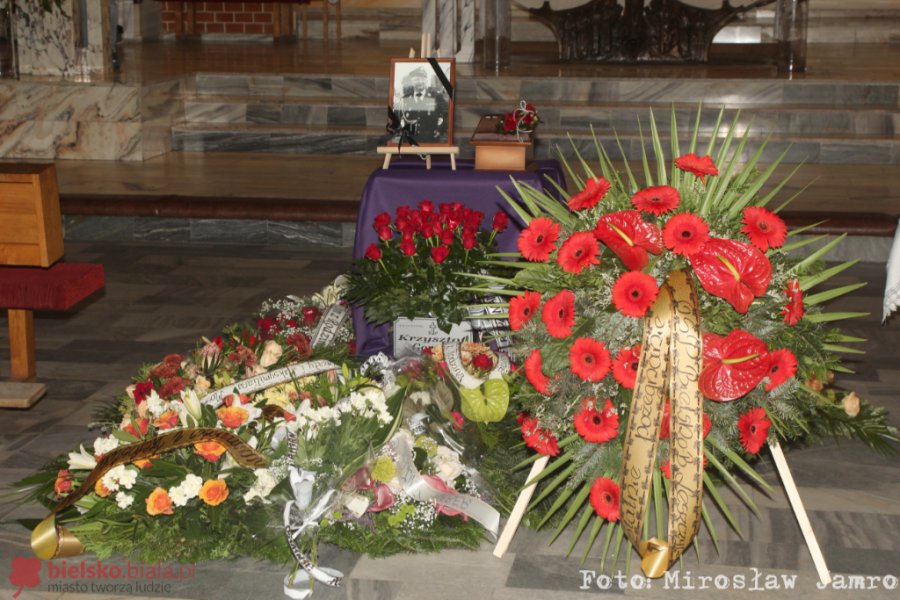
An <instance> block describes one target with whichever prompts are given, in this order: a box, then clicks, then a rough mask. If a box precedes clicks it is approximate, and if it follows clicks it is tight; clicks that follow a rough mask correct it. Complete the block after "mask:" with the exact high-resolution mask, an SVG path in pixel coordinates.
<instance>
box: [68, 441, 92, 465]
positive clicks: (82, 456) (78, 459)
mask: <svg viewBox="0 0 900 600" xmlns="http://www.w3.org/2000/svg"><path fill="white" fill-rule="evenodd" d="M79 448H80V450H79V451H78V452H69V468H70V469H93V468H94V467H96V466H97V459H96V458H94V455H93V454H91V453H90V452H88V451H87V450H85V449H84V444H82V445H81V446H80V447H79Z"/></svg>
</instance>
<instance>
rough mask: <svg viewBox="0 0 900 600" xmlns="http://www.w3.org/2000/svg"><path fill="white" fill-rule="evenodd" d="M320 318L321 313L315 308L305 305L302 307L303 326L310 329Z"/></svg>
mask: <svg viewBox="0 0 900 600" xmlns="http://www.w3.org/2000/svg"><path fill="white" fill-rule="evenodd" d="M321 316H322V311H321V310H319V308H318V307H317V306H310V305H306V306H304V307H303V324H304V325H306V326H307V327H312V326H313V325H315V324H316V322H317V321H318V320H319V317H321Z"/></svg>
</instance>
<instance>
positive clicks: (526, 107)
mask: <svg viewBox="0 0 900 600" xmlns="http://www.w3.org/2000/svg"><path fill="white" fill-rule="evenodd" d="M540 122H541V118H540V117H539V116H538V112H537V109H536V108H535V107H534V106H533V105H531V104H528V103H527V102H525V101H524V100H522V101H521V102H520V103H519V106H518V107H516V109H515V110H514V111H512V112H509V113H506V114H505V115H503V118H502V119H500V122H498V123H497V132H498V133H503V134H508V135H516V136H519V135H521V134H523V133H531V132H533V131H534V130H535V128H536V127H537V125H538V123H540Z"/></svg>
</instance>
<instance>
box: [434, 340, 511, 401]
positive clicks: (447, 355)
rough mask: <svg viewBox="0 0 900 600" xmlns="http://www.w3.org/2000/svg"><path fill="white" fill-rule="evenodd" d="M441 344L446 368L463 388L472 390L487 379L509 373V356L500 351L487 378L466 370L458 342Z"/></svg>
mask: <svg viewBox="0 0 900 600" xmlns="http://www.w3.org/2000/svg"><path fill="white" fill-rule="evenodd" d="M443 346H444V361H445V362H446V363H447V370H448V371H449V372H450V376H451V377H453V380H454V381H456V383H458V384H459V385H461V386H462V387H464V388H469V389H472V390H474V389H475V388H477V387H480V386H481V384H482V383H484V382H485V381H487V379H498V378H500V377H502V376H503V375H505V374H506V373H509V370H510V364H509V357H508V356H507V355H506V354H504V353H502V352H501V353H498V354H497V364H496V366H494V368H493V369H492V370H491V372H490V373H489V374H488V376H487V379H481V378H479V377H475V376H474V375H472V374H471V373H469V372H468V371H467V370H466V366H465V365H464V364H463V360H462V354H461V352H460V345H459V343H457V342H451V343H446V344H444V345H443Z"/></svg>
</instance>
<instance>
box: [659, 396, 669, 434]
mask: <svg viewBox="0 0 900 600" xmlns="http://www.w3.org/2000/svg"><path fill="white" fill-rule="evenodd" d="M671 421H672V403H671V402H670V401H668V400H666V403H665V404H663V416H662V423H661V424H660V426H659V439H661V440H665V439H668V438H669V434H670V433H671V426H670V423H671Z"/></svg>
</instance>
